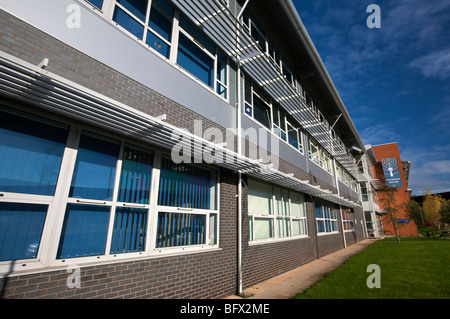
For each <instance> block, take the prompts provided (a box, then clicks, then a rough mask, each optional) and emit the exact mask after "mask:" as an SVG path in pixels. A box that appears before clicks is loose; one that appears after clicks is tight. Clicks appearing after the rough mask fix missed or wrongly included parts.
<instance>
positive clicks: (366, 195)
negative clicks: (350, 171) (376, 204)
mask: <svg viewBox="0 0 450 319" xmlns="http://www.w3.org/2000/svg"><path fill="white" fill-rule="evenodd" d="M360 186H361V196H362V201H363V202H368V201H369V193H368V191H367V183H365V182H361V183H360Z"/></svg>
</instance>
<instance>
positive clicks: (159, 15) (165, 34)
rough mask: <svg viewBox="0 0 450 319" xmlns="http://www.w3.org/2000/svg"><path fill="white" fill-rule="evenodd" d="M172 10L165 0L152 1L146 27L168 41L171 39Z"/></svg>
mask: <svg viewBox="0 0 450 319" xmlns="http://www.w3.org/2000/svg"><path fill="white" fill-rule="evenodd" d="M173 14H174V9H173V8H172V6H170V5H169V4H168V3H167V1H165V0H152V8H151V11H150V19H149V22H148V25H149V27H150V28H152V29H153V30H154V31H156V33H158V34H159V35H160V36H161V37H162V38H164V39H165V40H167V41H169V42H170V40H171V37H172V20H173Z"/></svg>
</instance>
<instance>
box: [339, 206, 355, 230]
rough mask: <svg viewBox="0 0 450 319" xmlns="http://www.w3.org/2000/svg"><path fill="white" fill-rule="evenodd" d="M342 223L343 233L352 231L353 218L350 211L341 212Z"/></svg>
mask: <svg viewBox="0 0 450 319" xmlns="http://www.w3.org/2000/svg"><path fill="white" fill-rule="evenodd" d="M342 223H343V224H344V231H351V230H353V218H352V212H351V210H349V209H344V210H342Z"/></svg>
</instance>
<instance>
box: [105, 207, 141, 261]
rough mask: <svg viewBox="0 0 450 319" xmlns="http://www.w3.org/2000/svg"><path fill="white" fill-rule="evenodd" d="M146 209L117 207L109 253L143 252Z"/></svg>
mask: <svg viewBox="0 0 450 319" xmlns="http://www.w3.org/2000/svg"><path fill="white" fill-rule="evenodd" d="M147 215H148V211H147V209H141V208H129V207H118V208H117V209H116V215H115V219H114V228H113V235H112V240H111V253H112V254H118V253H130V252H138V251H144V250H145V239H146V230H147Z"/></svg>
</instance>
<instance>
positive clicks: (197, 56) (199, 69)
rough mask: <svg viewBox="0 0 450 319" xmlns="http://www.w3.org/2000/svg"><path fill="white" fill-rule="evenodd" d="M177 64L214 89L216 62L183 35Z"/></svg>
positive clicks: (179, 44) (180, 39)
mask: <svg viewBox="0 0 450 319" xmlns="http://www.w3.org/2000/svg"><path fill="white" fill-rule="evenodd" d="M177 64H178V65H179V66H181V67H182V68H183V69H185V70H186V71H188V72H189V73H191V74H192V75H194V76H195V77H197V78H198V79H199V80H201V81H202V82H204V83H205V84H207V85H208V86H210V87H213V85H214V83H213V77H214V60H213V59H212V58H211V57H210V56H209V55H208V54H206V52H204V51H203V50H202V49H201V48H200V47H198V46H197V45H196V44H195V43H194V42H192V41H191V40H189V39H188V38H187V37H186V36H185V35H184V34H182V33H180V38H179V43H178V55H177Z"/></svg>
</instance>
